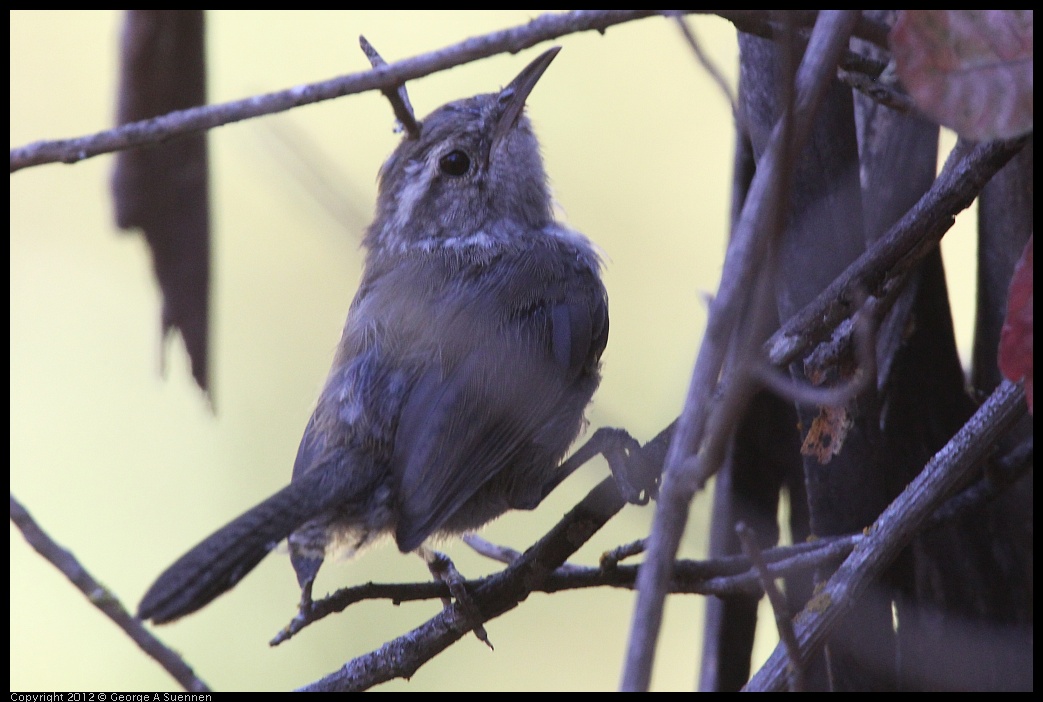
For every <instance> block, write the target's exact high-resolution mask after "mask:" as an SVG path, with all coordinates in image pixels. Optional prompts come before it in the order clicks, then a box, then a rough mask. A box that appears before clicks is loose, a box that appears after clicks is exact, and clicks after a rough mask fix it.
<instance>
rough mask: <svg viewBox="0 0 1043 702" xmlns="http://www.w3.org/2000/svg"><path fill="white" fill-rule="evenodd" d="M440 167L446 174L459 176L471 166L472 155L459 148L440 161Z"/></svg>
mask: <svg viewBox="0 0 1043 702" xmlns="http://www.w3.org/2000/svg"><path fill="white" fill-rule="evenodd" d="M438 167H439V168H441V169H442V173H445V174H446V175H449V176H453V177H459V176H462V175H463V174H465V173H467V171H468V170H470V168H471V157H470V156H468V155H467V154H465V153H464V152H463V151H460V150H459V149H457V150H456V151H450V152H449V153H447V154H446V155H445V156H443V157H442V158H441V159H439V161H438Z"/></svg>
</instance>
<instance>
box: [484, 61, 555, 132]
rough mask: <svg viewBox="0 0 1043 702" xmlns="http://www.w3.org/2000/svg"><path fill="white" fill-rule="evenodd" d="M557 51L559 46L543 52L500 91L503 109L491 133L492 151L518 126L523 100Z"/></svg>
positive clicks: (523, 106) (523, 107)
mask: <svg viewBox="0 0 1043 702" xmlns="http://www.w3.org/2000/svg"><path fill="white" fill-rule="evenodd" d="M559 51H561V47H560V46H555V47H553V48H550V49H547V50H546V51H544V52H543V53H542V54H540V55H539V56H537V57H536V58H535V59H534V60H533V62H532V63H530V64H529V65H528V66H526V67H525V68H523V69H522V72H521V73H519V74H518V75H517V77H516V78H515V79H514V80H512V81H511V82H510V85H508V86H507V87H506V88H504V89H503V90H501V91H500V98H499V99H500V104H501V105H502V106H503V107H502V112H501V113H500V117H499V119H498V120H497V122H496V129H495V130H494V131H493V149H494V150H495V148H496V145H497V144H499V143H500V141H501V140H502V139H503V138H504V137H505V136H507V134H508V133H510V131H511V130H512V129H514V126H515V125H516V124H518V118H519V117H521V113H522V110H523V109H525V100H526V99H527V98H528V97H529V93H531V92H532V89H533V88H535V87H536V83H537V81H539V79H540V76H542V75H543V72H544V71H546V70H547V66H549V65H550V62H551V61H553V60H554V57H555V56H557V55H558V52H559Z"/></svg>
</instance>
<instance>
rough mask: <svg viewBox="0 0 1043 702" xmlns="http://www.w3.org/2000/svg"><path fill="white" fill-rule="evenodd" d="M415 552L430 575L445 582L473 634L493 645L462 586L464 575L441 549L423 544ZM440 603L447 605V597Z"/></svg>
mask: <svg viewBox="0 0 1043 702" xmlns="http://www.w3.org/2000/svg"><path fill="white" fill-rule="evenodd" d="M417 553H418V554H419V556H420V557H421V558H423V559H424V562H425V563H426V564H427V569H428V570H429V571H430V572H431V576H432V577H433V578H434V579H435V580H437V581H438V582H442V583H445V584H446V586H447V587H448V588H449V594H451V595H452V596H453V599H454V600H456V603H457V604H458V605H459V606H460V609H461V611H462V612H463V615H464V619H465V621H466V622H467V624H468V625H469V626H470V627H471V630H472V631H473V632H474V635H475V636H476V637H478V640H479V641H481V642H482V643H484V644H485V645H486V646H488V647H489V648H490V649H491V648H492V647H493V645H492V642H491V641H489V635H488V634H487V633H486V632H485V627H484V626H482V618H481V616H480V615H479V613H478V608H477V607H476V606H475V604H474V600H472V599H471V596H470V595H469V594H468V593H467V590H466V589H465V588H464V577H463V576H462V575H460V571H458V570H457V569H456V566H455V565H453V561H452V560H451V559H450V558H449V556H447V555H445V554H444V553H442V552H441V551H435V550H434V549H429V548H427V547H425V546H421V547H420V548H419V549H417ZM442 604H443V606H445V607H448V606H449V604H450V601H449V599H448V598H445V597H443V598H442Z"/></svg>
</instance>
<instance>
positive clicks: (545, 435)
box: [138, 47, 609, 624]
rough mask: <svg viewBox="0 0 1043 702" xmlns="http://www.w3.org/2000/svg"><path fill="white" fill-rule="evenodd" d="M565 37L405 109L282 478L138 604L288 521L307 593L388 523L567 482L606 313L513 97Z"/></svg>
mask: <svg viewBox="0 0 1043 702" xmlns="http://www.w3.org/2000/svg"><path fill="white" fill-rule="evenodd" d="M559 50H560V47H554V48H552V49H549V50H547V51H545V52H543V53H542V54H540V55H539V56H538V57H537V58H536V59H534V60H533V61H532V62H531V63H529V64H528V65H527V66H526V67H525V68H524V69H523V70H522V71H521V72H520V73H519V74H518V75H517V76H516V77H515V78H514V79H513V80H512V81H511V82H510V83H509V84H508V85H507V86H506V87H504V88H503V89H501V90H499V91H498V92H493V93H484V94H479V95H475V96H473V97H469V98H464V99H461V100H456V101H453V102H450V103H448V104H446V105H443V106H442V107H440V108H438V109H436V110H435V111H434V112H432V113H431V114H430V115H428V116H427V117H426V118H424V119H423V120H422V121H418V122H412V123H411V124H409V125H407V127H408V128H407V129H406V130H405V134H404V135H403V137H402V140H401V142H400V143H399V145H398V146H397V148H396V149H395V150H394V152H393V153H392V154H391V155H390V157H388V159H387V161H386V162H385V163H384V165H383V167H382V168H381V169H380V172H379V187H378V196H377V202H376V213H375V216H374V219H373V222H372V223H371V224H370V226H369V227H368V229H367V231H366V235H365V238H364V240H363V246H364V247H365V248H366V259H365V264H364V271H363V276H362V280H361V283H360V285H359V288H358V291H357V293H356V295H355V297H354V300H353V301H352V303H351V306H350V309H349V312H348V316H347V321H346V322H345V325H344V330H343V333H342V335H341V338H340V343H339V344H338V347H337V350H336V353H335V356H334V359H333V363H332V367H331V369H330V372H329V376H328V378H327V380H326V382H325V384H324V386H323V389H322V391H321V393H320V396H319V398H318V401H317V403H316V407H315V410H314V412H313V414H312V415H311V418H310V420H309V421H308V423H307V427H306V428H305V430H304V435H303V437H302V439H301V443H300V447H299V449H298V452H297V456H296V460H295V462H294V466H293V474H292V478H291V480H290V483H289V485H287V486H286V487H284V488H283V489H281V490H279V491H278V492H276V493H275V494H273V495H272V496H271V497H269V498H267V499H265V500H264V501H262V502H261V503H260V504H258V505H256V506H255V507H253V508H251V509H249V510H248V511H246V512H245V513H244V514H242V515H241V516H239V517H238V518H236V519H234V520H233V521H231V522H230V523H229V524H227V525H226V526H224V527H222V528H220V529H219V530H218V531H216V532H215V533H214V534H212V535H211V536H209V537H207V538H206V539H204V540H203V541H202V542H201V543H199V544H198V545H197V546H195V547H194V548H192V549H191V550H189V551H188V552H187V553H186V554H185V555H183V556H182V557H181V558H180V559H178V560H177V561H176V562H175V563H174V564H173V565H171V566H170V567H169V568H168V569H167V570H166V571H164V572H163V573H162V574H161V575H160V576H159V577H158V578H157V579H156V581H155V583H154V584H153V585H152V586H151V587H150V588H149V589H148V591H147V592H146V593H145V595H144V597H143V598H142V600H141V603H140V605H139V607H138V616H139V617H140V618H141V619H143V620H151V621H152V622H154V623H157V624H158V623H165V622H170V621H173V620H175V619H178V618H180V617H182V616H184V615H186V614H189V613H191V612H194V611H196V610H198V609H200V608H202V607H203V606H205V605H206V604H208V603H209V602H210V601H212V600H213V599H214V598H215V597H217V596H219V595H221V594H222V593H224V592H226V591H228V590H229V589H231V588H232V587H233V586H235V585H236V584H237V583H238V582H239V581H240V580H241V579H242V578H243V577H244V576H245V575H246V574H247V573H249V572H250V571H251V570H252V569H253V568H254V567H255V566H256V565H257V564H258V563H259V562H260V561H261V560H262V559H263V558H264V557H265V556H266V555H267V554H268V553H269V552H271V551H272V550H273V549H275V548H276V546H277V545H278V544H279V543H281V542H282V541H283V540H284V539H286V540H287V543H288V550H289V554H290V559H291V562H292V564H293V567H294V569H295V571H296V574H297V580H298V584H299V585H300V586H301V588H302V593H307V599H308V600H309V601H310V589H311V585H312V583H313V582H314V579H315V577H316V574H317V573H318V570H319V568H320V566H321V565H322V563H323V560H324V559H325V558H326V557H327V556H328V555H332V554H334V553H337V554H342V553H346V554H348V555H350V554H352V553H354V552H357V551H359V550H361V549H363V548H365V547H368V546H370V545H371V544H373V543H374V542H376V541H378V540H380V539H382V538H386V537H391V538H393V539H394V541H395V543H396V545H397V546H398V548H399V550H401V551H402V552H404V553H408V552H411V551H419V550H423V549H424V548H425V544H427V543H429V542H431V541H432V540H437V539H440V538H444V537H447V536H452V535H456V534H460V533H464V532H469V531H472V530H475V529H478V528H480V527H481V526H483V525H485V524H486V523H488V522H489V521H491V520H493V519H495V518H496V517H498V516H500V515H502V514H503V513H504V512H506V511H508V510H512V509H521V510H530V509H534V508H535V507H536V506H537V505H538V504H539V503H540V501H541V500H542V499H543V497H544V496H545V495H546V494H547V492H548V491H549V490H550V489H552V488H553V487H554V486H555V485H557V484H558V482H560V479H561V476H560V475H559V468H560V464H561V462H562V460H563V459H564V457H565V455H566V454H567V452H568V449H569V447H570V446H571V444H572V443H573V442H574V441H575V439H576V438H577V436H578V435H579V434H580V433H581V431H582V430H583V429H584V427H585V425H586V419H585V411H586V408H587V406H588V404H589V403H590V401H591V399H592V397H593V394H594V392H595V390H596V389H597V387H598V385H599V383H600V380H601V356H602V353H603V351H604V349H605V347H606V344H607V342H608V330H609V322H608V295H607V292H606V289H605V286H604V284H603V282H602V278H601V270H602V261H601V257H600V254H599V250H598V249H597V248H596V247H595V245H594V244H592V243H591V241H590V240H589V239H587V237H585V236H584V235H582V234H580V233H579V232H577V231H575V230H573V229H571V228H569V227H567V226H566V225H564V224H562V223H560V222H559V221H557V219H556V218H555V210H554V207H553V200H552V198H551V194H550V189H549V186H548V180H547V175H546V173H545V171H544V166H543V159H542V156H541V153H540V146H539V142H538V140H537V138H536V135H535V133H534V131H533V127H532V124H531V122H530V120H529V118H528V116H527V115H526V113H525V103H526V100H527V99H528V97H529V94H530V92H531V91H532V89H533V88H534V87H535V85H536V83H537V82H538V81H539V79H540V78H541V76H542V75H543V74H544V71H545V70H546V69H547V67H548V66H549V65H550V63H551V61H553V60H554V58H555V56H556V55H557V53H558V51H559ZM303 601H304V598H302V602H303Z"/></svg>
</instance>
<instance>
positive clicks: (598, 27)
mask: <svg viewBox="0 0 1043 702" xmlns="http://www.w3.org/2000/svg"><path fill="white" fill-rule="evenodd" d="M656 14H657V12H656V11H654V10H577V11H575V12H569V13H565V14H545V15H540V16H539V17H537V18H536V19H534V20H532V21H531V22H529V23H528V24H525V25H521V26H518V27H512V28H510V29H504V30H500V31H497V32H491V33H489V34H485V35H482V36H478V37H472V38H470V39H466V40H464V41H462V42H459V43H458V44H453V45H452V46H447V47H445V48H443V49H438V50H437V51H432V52H430V53H426V54H421V55H420V56H414V57H413V58H408V59H403V60H402V61H396V62H395V63H391V64H387V65H384V66H380V67H377V68H374V69H372V70H369V71H361V72H358V73H351V74H348V75H346V76H340V77H338V78H332V79H330V80H325V81H320V82H318V83H308V84H306V85H299V86H296V87H293V88H289V89H287V90H281V91H278V92H274V93H268V94H265V95H257V96H254V97H250V98H246V99H244V100H236V101H234V102H226V103H222V104H220V105H206V106H204V107H197V108H193V109H190V110H180V111H178V112H171V113H169V114H166V115H162V116H161V117H155V118H153V119H149V120H144V121H141V122H133V123H131V124H126V125H123V126H121V127H118V128H116V129H109V130H105V131H102V132H98V133H97V134H92V135H90V136H84V137H79V138H76V139H58V140H54V141H38V142H34V143H32V144H28V145H26V146H22V147H18V148H14V149H11V172H12V173H14V172H15V171H17V170H19V169H22V168H26V167H28V166H36V165H40V164H44V163H55V162H59V161H60V162H62V163H76V162H77V161H82V160H83V159H86V158H90V157H92V156H97V155H98V154H104V153H109V152H112V151H120V150H122V149H129V148H131V147H135V146H141V145H143V144H155V143H159V142H162V141H166V140H168V139H171V138H173V137H176V136H179V135H182V134H190V133H192V132H198V131H202V130H204V129H213V128H214V127H220V126H222V125H225V124H231V123H232V122H239V121H241V120H244V119H250V118H252V117H260V116H262V115H268V114H273V113H276V112H283V111H286V110H289V109H291V108H294V107H300V106H301V105H310V104H312V103H316V102H321V101H323V100H331V99H333V98H338V97H342V96H344V95H352V94H354V93H362V92H366V91H368V90H395V89H396V88H397V87H398V86H400V85H402V84H403V83H405V82H406V81H408V80H413V79H414V78H420V77H421V76H426V75H430V74H431V73H436V72H438V71H444V70H446V69H448V68H452V67H453V66H459V65H461V64H464V63H468V62H470V61H474V60H476V59H480V58H487V57H489V56H495V55H496V54H502V53H512V54H514V53H518V52H519V51H522V50H523V49H527V48H529V47H531V46H535V45H536V44H539V43H540V42H544V41H547V40H550V39H555V38H557V37H561V36H565V35H567V34H575V33H577V32H586V31H590V30H595V31H597V32H601V33H604V31H605V30H606V29H608V28H609V27H612V26H614V25H617V24H623V23H625V22H631V21H633V20H638V19H643V18H645V17H651V16H654V15H656Z"/></svg>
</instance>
